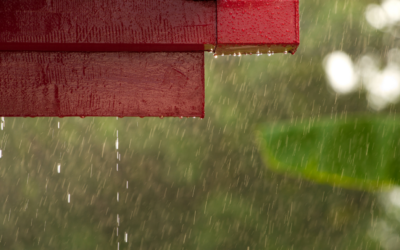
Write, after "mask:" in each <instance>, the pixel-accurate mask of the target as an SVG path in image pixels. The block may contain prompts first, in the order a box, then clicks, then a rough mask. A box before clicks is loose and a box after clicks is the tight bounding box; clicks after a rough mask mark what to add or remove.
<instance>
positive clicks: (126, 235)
mask: <svg viewBox="0 0 400 250" xmlns="http://www.w3.org/2000/svg"><path fill="white" fill-rule="evenodd" d="M125 242H128V233H125Z"/></svg>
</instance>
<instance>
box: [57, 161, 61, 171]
mask: <svg viewBox="0 0 400 250" xmlns="http://www.w3.org/2000/svg"><path fill="white" fill-rule="evenodd" d="M57 172H58V173H61V164H60V163H58V165H57Z"/></svg>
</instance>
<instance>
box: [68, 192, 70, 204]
mask: <svg viewBox="0 0 400 250" xmlns="http://www.w3.org/2000/svg"><path fill="white" fill-rule="evenodd" d="M68 203H71V195H70V194H68Z"/></svg>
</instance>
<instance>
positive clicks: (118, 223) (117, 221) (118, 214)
mask: <svg viewBox="0 0 400 250" xmlns="http://www.w3.org/2000/svg"><path fill="white" fill-rule="evenodd" d="M117 224H118V226H119V214H117Z"/></svg>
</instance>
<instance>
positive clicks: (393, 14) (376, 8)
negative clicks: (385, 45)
mask: <svg viewBox="0 0 400 250" xmlns="http://www.w3.org/2000/svg"><path fill="white" fill-rule="evenodd" d="M365 18H366V19H367V21H368V23H369V24H370V25H371V26H372V27H374V28H376V29H383V28H385V27H387V26H391V25H393V24H395V23H397V22H399V21H400V0H385V1H383V2H382V4H381V5H378V4H369V5H368V6H367V9H366V11H365Z"/></svg>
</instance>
